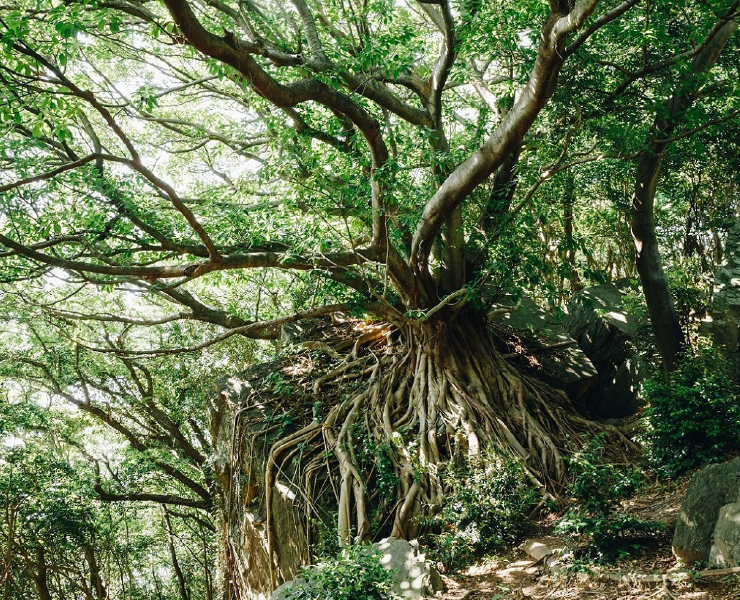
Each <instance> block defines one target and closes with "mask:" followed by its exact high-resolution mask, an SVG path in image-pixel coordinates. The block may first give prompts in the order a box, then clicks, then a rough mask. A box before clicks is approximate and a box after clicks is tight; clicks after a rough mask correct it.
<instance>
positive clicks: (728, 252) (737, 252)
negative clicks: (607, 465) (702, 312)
mask: <svg viewBox="0 0 740 600" xmlns="http://www.w3.org/2000/svg"><path fill="white" fill-rule="evenodd" d="M708 312H709V317H708V319H707V320H706V321H705V322H704V323H703V324H702V333H704V334H709V335H711V336H712V337H713V338H714V345H715V347H717V348H720V349H721V350H722V351H723V352H724V354H725V358H726V366H727V370H728V374H729V375H730V376H731V377H732V378H733V379H734V380H735V381H740V221H738V222H737V223H736V224H735V226H734V227H733V228H732V229H731V230H730V232H729V235H728V236H727V242H726V243H725V260H724V262H723V264H722V266H721V267H720V268H719V269H717V272H716V274H715V279H714V299H713V301H712V304H711V305H710V307H709V311H708Z"/></svg>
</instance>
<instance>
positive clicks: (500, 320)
mask: <svg viewBox="0 0 740 600" xmlns="http://www.w3.org/2000/svg"><path fill="white" fill-rule="evenodd" d="M490 317H491V322H492V323H493V325H494V327H495V326H496V325H498V326H503V327H506V328H507V329H508V330H509V331H510V332H511V333H512V334H513V335H514V336H516V338H517V339H518V341H520V342H521V345H522V346H524V347H525V348H526V350H525V353H524V355H523V356H525V355H526V357H527V359H528V360H526V361H525V362H523V363H522V364H520V365H519V366H520V367H521V368H523V369H524V370H525V371H527V372H528V373H529V374H530V375H533V376H534V377H536V378H537V379H540V380H541V381H544V382H545V383H547V384H548V385H551V386H552V387H554V388H556V389H559V390H563V391H564V392H565V393H566V394H567V395H568V397H569V398H570V399H571V400H572V401H573V403H574V404H576V406H581V405H582V404H583V401H584V398H586V397H587V396H588V394H589V392H590V390H591V388H592V387H593V385H594V384H595V383H596V378H597V376H598V372H597V370H596V368H595V367H594V365H593V364H592V363H591V361H590V360H589V359H588V357H587V356H586V355H585V354H584V353H583V352H582V351H581V349H580V348H579V347H578V344H577V343H576V340H575V339H573V338H572V337H571V336H570V334H569V333H568V332H567V331H566V330H565V328H564V327H563V324H562V323H561V322H560V320H559V319H558V317H557V316H556V315H554V314H552V313H550V312H548V311H546V310H544V309H543V308H541V307H539V306H538V305H537V304H535V303H534V302H533V301H532V300H531V299H529V298H523V299H522V300H521V301H520V302H519V303H515V302H513V301H509V300H508V299H504V301H503V302H501V303H500V304H497V305H496V306H494V308H493V310H492V311H491V312H490Z"/></svg>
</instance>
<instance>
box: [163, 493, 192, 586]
mask: <svg viewBox="0 0 740 600" xmlns="http://www.w3.org/2000/svg"><path fill="white" fill-rule="evenodd" d="M162 512H163V514H164V522H165V525H166V527H167V544H168V546H169V548H170V557H171V558H172V568H173V569H174V570H175V575H176V576H177V585H178V588H179V589H180V598H181V599H182V600H190V594H189V593H188V588H187V585H186V583H185V576H184V575H183V573H182V569H181V568H180V561H178V560H177V552H175V536H174V535H173V533H172V522H171V521H170V513H169V511H168V510H167V508H166V507H164V506H163V507H162Z"/></svg>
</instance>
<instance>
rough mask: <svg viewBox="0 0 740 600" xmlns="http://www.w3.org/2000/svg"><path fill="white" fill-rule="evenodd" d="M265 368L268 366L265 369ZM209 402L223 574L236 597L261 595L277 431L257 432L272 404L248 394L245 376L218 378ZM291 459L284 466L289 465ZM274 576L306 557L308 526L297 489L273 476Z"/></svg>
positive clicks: (288, 575) (267, 587) (267, 584)
mask: <svg viewBox="0 0 740 600" xmlns="http://www.w3.org/2000/svg"><path fill="white" fill-rule="evenodd" d="M268 372H269V371H268ZM217 385H218V388H219V389H220V391H219V392H218V393H217V394H214V395H213V396H212V398H211V401H210V405H209V416H210V431H211V436H212V439H213V447H214V454H213V457H212V464H213V471H214V474H215V477H216V492H217V493H216V500H217V506H218V510H219V513H220V518H221V519H222V522H223V528H224V532H225V534H226V535H224V536H223V538H222V539H223V543H224V547H223V549H222V551H223V553H224V556H225V557H226V561H228V564H229V565H230V569H229V572H228V573H223V574H222V576H223V577H225V578H227V579H229V580H230V583H229V584H228V585H229V586H231V587H232V588H234V589H236V590H238V597H239V598H246V599H249V600H265V599H266V598H269V596H270V593H271V591H272V589H273V585H272V582H271V581H270V579H271V578H270V555H269V551H268V543H267V531H266V527H265V526H266V523H265V515H266V511H267V507H266V494H265V490H264V472H265V461H266V460H267V456H268V455H269V451H270V448H271V446H272V443H273V442H274V441H275V439H276V433H275V432H271V433H268V434H261V433H260V432H261V430H262V429H263V428H264V424H263V423H262V419H263V418H264V416H265V415H270V414H272V413H273V411H274V410H275V408H274V407H269V406H263V405H261V404H260V403H259V402H258V401H254V400H250V398H251V397H252V392H253V388H252V386H251V384H250V382H249V380H248V379H246V378H239V377H233V378H229V379H226V380H222V381H220V382H218V384H217ZM289 466H290V465H287V466H286V469H289ZM271 507H272V519H273V520H272V532H273V543H272V550H273V563H274V575H275V579H276V580H277V581H278V582H279V581H285V580H287V579H292V578H293V577H295V576H296V575H297V574H298V572H299V570H300V568H301V567H302V566H303V565H305V564H308V563H309V562H310V561H311V549H310V546H309V540H310V532H309V531H307V529H306V516H305V512H304V511H303V510H302V509H301V506H300V501H299V495H298V494H297V492H296V490H294V489H292V488H291V484H290V481H289V479H288V480H278V481H276V482H275V488H274V493H273V494H272V500H271Z"/></svg>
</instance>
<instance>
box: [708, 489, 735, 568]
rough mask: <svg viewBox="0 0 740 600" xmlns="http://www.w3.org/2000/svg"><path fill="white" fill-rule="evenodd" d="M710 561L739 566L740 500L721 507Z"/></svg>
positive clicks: (726, 565)
mask: <svg viewBox="0 0 740 600" xmlns="http://www.w3.org/2000/svg"><path fill="white" fill-rule="evenodd" d="M738 483H739V484H740V482H738ZM709 563H710V564H712V565H717V566H718V567H737V566H738V563H740V502H733V503H732V504H725V505H724V506H723V507H722V508H720V509H719V517H718V518H717V524H716V525H715V526H714V535H712V548H711V549H710V550H709Z"/></svg>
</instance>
